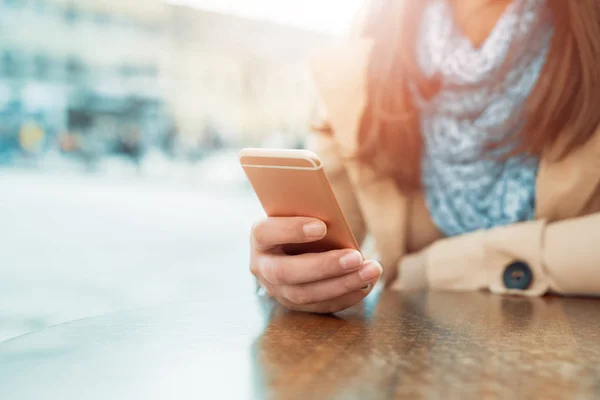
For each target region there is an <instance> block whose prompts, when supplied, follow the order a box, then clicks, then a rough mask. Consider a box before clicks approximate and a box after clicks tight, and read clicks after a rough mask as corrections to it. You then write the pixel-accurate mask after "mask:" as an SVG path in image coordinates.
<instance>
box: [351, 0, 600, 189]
mask: <svg viewBox="0 0 600 400" xmlns="http://www.w3.org/2000/svg"><path fill="white" fill-rule="evenodd" d="M371 3H372V6H371V7H372V8H371V9H370V10H369V13H368V15H367V17H366V20H365V21H364V24H363V27H362V32H361V34H362V35H364V36H367V37H369V38H371V39H372V41H373V49H372V53H371V59H370V63H369V68H368V71H367V104H366V107H365V109H364V112H363V115H362V119H361V122H360V126H359V138H358V140H359V150H358V153H357V154H356V158H357V159H358V161H359V162H363V163H366V164H369V165H371V166H372V167H374V168H375V170H376V171H378V172H379V173H380V175H381V176H391V177H393V178H394V179H395V180H396V182H397V184H398V186H399V187H400V188H401V189H402V190H407V191H410V190H415V189H419V188H420V185H421V179H420V160H421V152H422V146H423V143H422V138H421V133H420V127H419V114H418V110H416V108H415V106H414V104H413V103H412V100H411V93H410V92H409V89H408V82H409V81H410V80H413V81H414V82H418V84H419V87H420V90H421V91H422V92H423V93H424V95H426V96H427V95H434V94H435V93H436V92H437V91H438V90H439V87H440V85H439V81H436V80H435V79H433V80H426V79H424V77H423V75H422V74H421V73H420V71H419V68H418V67H417V62H416V59H415V58H416V56H415V54H416V52H415V46H416V40H415V38H416V36H417V30H418V25H419V21H420V16H421V14H422V13H423V10H424V7H425V5H426V4H427V1H425V0H424V1H413V0H377V1H371ZM546 3H547V6H548V7H549V8H550V13H549V15H551V18H552V19H553V21H552V23H553V27H554V34H553V37H552V41H551V44H550V50H549V53H548V58H547V61H546V64H545V66H544V68H543V70H542V73H541V76H540V78H539V80H538V82H537V83H536V86H535V87H534V89H533V91H532V93H531V94H530V95H529V97H528V98H527V100H526V103H525V105H524V107H523V109H522V112H521V113H520V115H519V117H521V118H523V120H524V126H523V128H522V129H521V130H520V131H519V132H518V134H517V135H515V136H513V137H511V138H510V141H511V142H512V141H514V144H515V145H514V149H515V150H514V152H513V153H511V154H514V153H526V154H528V155H535V156H542V155H548V154H553V155H554V157H555V158H556V159H561V158H563V157H564V156H565V155H567V154H568V153H569V152H570V151H572V150H573V149H575V148H577V147H579V146H582V145H583V144H584V143H586V141H587V140H588V139H589V138H591V137H592V136H593V134H594V132H595V131H596V129H597V127H598V126H599V125H600V3H599V2H598V0H546ZM550 150H552V151H551V152H550Z"/></svg>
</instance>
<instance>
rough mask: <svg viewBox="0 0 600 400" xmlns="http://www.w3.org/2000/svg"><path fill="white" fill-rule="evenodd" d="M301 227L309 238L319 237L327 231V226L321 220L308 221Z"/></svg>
mask: <svg viewBox="0 0 600 400" xmlns="http://www.w3.org/2000/svg"><path fill="white" fill-rule="evenodd" d="M302 229H303V230H304V235H306V237H307V238H309V239H320V238H322V237H323V236H325V234H326V233H327V227H326V226H325V224H324V223H322V222H309V223H308V224H306V225H304V227H303V228H302Z"/></svg>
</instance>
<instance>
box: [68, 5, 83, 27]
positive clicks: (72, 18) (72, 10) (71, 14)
mask: <svg viewBox="0 0 600 400" xmlns="http://www.w3.org/2000/svg"><path fill="white" fill-rule="evenodd" d="M64 18H65V21H67V23H69V24H75V23H76V22H78V20H79V19H81V13H80V12H79V10H78V9H77V8H76V7H75V6H73V5H69V6H67V7H66V8H65V11H64Z"/></svg>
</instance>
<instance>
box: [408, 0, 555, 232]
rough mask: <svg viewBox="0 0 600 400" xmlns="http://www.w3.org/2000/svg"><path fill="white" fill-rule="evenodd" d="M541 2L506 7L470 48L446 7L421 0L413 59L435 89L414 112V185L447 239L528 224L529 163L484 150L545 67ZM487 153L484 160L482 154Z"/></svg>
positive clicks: (442, 0)
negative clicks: (419, 146) (417, 156)
mask: <svg viewBox="0 0 600 400" xmlns="http://www.w3.org/2000/svg"><path fill="white" fill-rule="evenodd" d="M548 12H549V11H548V10H547V8H546V7H545V3H544V0H515V1H514V2H513V3H511V5H510V6H509V7H508V8H507V9H506V11H505V12H504V14H503V15H502V17H501V18H500V19H499V21H498V23H497V25H496V26H495V28H494V30H493V31H492V33H491V34H490V35H489V37H488V38H487V39H486V41H485V42H484V43H483V44H482V45H481V46H480V47H478V48H476V47H474V46H473V44H472V43H471V42H470V41H469V39H468V38H467V37H465V36H464V35H463V34H461V33H460V32H459V29H458V28H457V26H456V25H455V23H454V20H453V13H452V9H451V6H450V5H449V4H448V2H447V0H430V4H429V5H428V6H427V8H426V11H425V13H424V15H423V19H422V21H421V26H420V32H419V36H418V43H417V60H418V63H419V65H420V68H421V69H422V71H423V73H424V74H425V75H426V76H428V77H433V76H438V77H439V78H440V79H441V89H440V91H439V92H438V93H437V94H436V95H435V96H434V97H432V98H429V99H425V98H424V96H422V95H421V93H420V92H419V90H418V88H417V85H416V84H414V83H411V85H410V87H411V91H412V93H413V98H414V101H415V104H416V105H417V106H418V107H419V109H420V112H421V132H422V135H423V140H424V152H423V158H422V182H423V186H424V191H425V198H426V202H427V206H428V208H429V211H430V214H431V216H432V219H433V221H434V223H435V224H436V225H437V226H438V228H439V229H440V231H441V232H443V233H444V234H445V235H447V236H454V235H459V234H463V233H467V232H472V231H475V230H479V229H489V228H492V227H496V226H501V225H507V224H511V223H515V222H519V221H526V220H530V219H533V218H534V211H535V210H534V209H535V186H536V176H537V171H538V165H539V160H538V159H535V158H527V157H525V156H522V155H518V156H514V157H511V158H508V159H506V157H504V158H499V157H497V156H498V155H499V154H500V153H501V152H504V151H509V150H510V149H509V148H507V147H504V148H495V149H494V150H493V151H491V152H490V150H489V145H490V144H491V143H493V142H496V141H502V140H503V139H506V138H508V137H510V136H511V135H512V134H514V133H515V132H517V131H518V130H519V129H520V128H521V127H522V126H523V121H522V120H521V119H520V118H518V116H519V115H520V114H519V113H518V112H519V111H520V109H521V107H522V106H523V104H524V102H525V100H526V98H527V97H528V95H529V94H530V92H531V90H532V89H533V87H534V86H535V84H536V82H537V80H538V77H539V75H540V73H541V70H542V68H543V66H544V63H545V61H546V55H547V53H548V49H549V46H550V39H551V36H552V27H551V26H550V23H549V21H550V19H549V18H547V17H548V15H547V13H548ZM486 155H489V156H491V157H488V156H486Z"/></svg>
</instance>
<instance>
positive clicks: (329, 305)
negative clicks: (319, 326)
mask: <svg viewBox="0 0 600 400" xmlns="http://www.w3.org/2000/svg"><path fill="white" fill-rule="evenodd" d="M372 290H373V285H371V286H369V288H368V289H367V290H356V291H354V292H351V293H347V294H345V295H343V296H340V297H338V298H335V299H332V300H328V301H324V302H321V303H316V304H307V305H297V304H292V303H290V302H288V301H287V300H285V299H281V300H278V301H279V302H280V303H281V304H282V305H283V306H284V307H286V308H289V309H290V310H294V311H302V312H309V313H316V314H332V313H335V312H338V311H343V310H345V309H347V308H350V307H352V306H355V305H356V304H358V303H360V302H361V301H362V300H363V299H364V298H365V297H367V296H368V295H369V293H370V292H371V291H372Z"/></svg>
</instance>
